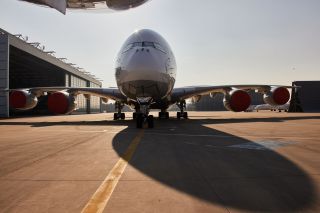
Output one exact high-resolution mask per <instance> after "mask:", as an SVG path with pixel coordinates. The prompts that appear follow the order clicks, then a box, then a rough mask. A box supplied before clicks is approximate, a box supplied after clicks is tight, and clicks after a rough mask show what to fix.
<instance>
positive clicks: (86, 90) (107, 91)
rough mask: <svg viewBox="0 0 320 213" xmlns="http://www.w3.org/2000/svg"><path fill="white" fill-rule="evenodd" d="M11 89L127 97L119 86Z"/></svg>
mask: <svg viewBox="0 0 320 213" xmlns="http://www.w3.org/2000/svg"><path fill="white" fill-rule="evenodd" d="M9 91H27V92H29V93H31V94H33V95H35V96H37V97H39V96H41V95H43V93H44V92H58V91H61V92H67V93H68V94H71V95H79V94H83V95H93V96H98V97H101V98H106V99H112V100H115V101H121V102H126V100H127V99H126V97H125V96H124V95H122V94H121V93H120V91H119V89H118V88H92V87H34V88H25V89H10V90H9Z"/></svg>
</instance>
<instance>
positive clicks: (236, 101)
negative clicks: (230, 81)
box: [223, 90, 251, 112]
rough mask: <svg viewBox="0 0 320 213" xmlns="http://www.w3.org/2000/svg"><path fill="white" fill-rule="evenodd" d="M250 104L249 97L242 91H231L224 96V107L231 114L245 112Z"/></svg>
mask: <svg viewBox="0 0 320 213" xmlns="http://www.w3.org/2000/svg"><path fill="white" fill-rule="evenodd" d="M250 104H251V97H250V95H249V94H248V93H247V92H246V91H243V90H232V91H231V92H229V93H228V94H226V95H225V96H224V99H223V105H224V107H225V108H226V109H227V110H229V111H233V112H241V111H245V110H246V109H248V108H249V106H250Z"/></svg>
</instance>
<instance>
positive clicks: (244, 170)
mask: <svg viewBox="0 0 320 213" xmlns="http://www.w3.org/2000/svg"><path fill="white" fill-rule="evenodd" d="M319 118H320V116H304V117H285V118H247V119H190V120H176V119H170V120H157V121H156V122H155V125H156V127H155V128H154V129H146V130H145V132H144V136H143V138H142V141H141V142H140V144H139V146H138V148H137V150H136V152H135V154H134V156H133V158H132V159H131V161H130V162H129V163H130V165H132V166H133V167H135V168H136V169H138V170H139V171H141V172H142V173H144V174H145V175H147V176H149V177H150V178H152V179H154V180H156V181H159V182H160V183H162V184H165V185H167V186H169V187H172V188H173V189H175V190H178V191H181V192H183V193H186V194H189V195H191V196H194V197H196V198H200V199H202V200H205V201H207V202H210V203H212V204H218V205H223V206H225V207H227V208H228V207H231V208H236V209H240V210H246V211H278V212H284V211H299V210H303V209H306V208H308V207H310V206H312V204H313V203H314V200H315V197H316V194H315V191H314V189H315V186H314V183H313V181H312V180H311V178H310V177H309V176H308V174H306V173H305V172H304V171H303V169H301V168H300V167H299V166H298V165H296V164H295V163H293V162H292V161H290V160H289V159H287V158H285V157H284V156H282V155H280V154H279V153H277V152H276V151H274V150H272V149H262V150H261V149H245V148H239V145H240V144H253V145H254V144H256V143H255V142H254V141H250V140H247V139H244V138H241V137H239V136H236V135H231V134H228V133H226V132H221V131H218V130H215V129H211V128H208V127H205V126H203V124H209V123H211V124H217V123H242V122H283V121H286V120H301V119H319ZM0 125H31V126H32V127H45V126H53V125H105V126H108V125H124V126H127V128H125V129H124V130H122V131H121V132H119V133H118V134H117V135H116V136H115V137H114V139H113V142H112V143H113V144H112V145H113V148H114V150H115V151H116V152H117V153H118V155H119V156H122V155H123V153H124V152H125V151H126V149H127V148H128V146H129V144H130V142H131V141H130V140H124V138H125V136H126V135H128V134H136V132H137V129H136V128H135V122H134V121H132V120H125V121H105V120H103V121H87V122H9V121H1V122H0ZM197 135H198V136H197ZM199 135H200V136H199ZM201 135H202V136H201ZM206 135H212V136H206Z"/></svg>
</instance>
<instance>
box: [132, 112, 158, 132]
mask: <svg viewBox="0 0 320 213" xmlns="http://www.w3.org/2000/svg"><path fill="white" fill-rule="evenodd" d="M153 120H154V119H153V115H148V116H147V117H146V116H144V115H143V114H138V115H137V119H136V122H137V128H139V129H141V128H142V127H143V125H144V124H145V123H146V124H147V125H148V128H153V127H154V122H153Z"/></svg>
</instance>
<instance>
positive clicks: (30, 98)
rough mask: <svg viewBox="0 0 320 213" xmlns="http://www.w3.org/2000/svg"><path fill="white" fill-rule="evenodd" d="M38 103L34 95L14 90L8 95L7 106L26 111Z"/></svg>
mask: <svg viewBox="0 0 320 213" xmlns="http://www.w3.org/2000/svg"><path fill="white" fill-rule="evenodd" d="M37 103H38V99H37V97H36V96H35V95H33V94H31V93H30V92H28V91H25V90H14V91H12V92H11V93H10V95H9V105H10V107H11V108H13V109H19V110H28V109H32V108H34V107H35V106H36V105H37Z"/></svg>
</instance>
